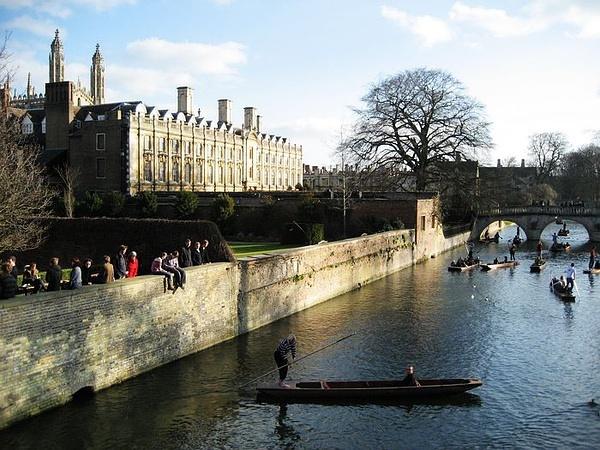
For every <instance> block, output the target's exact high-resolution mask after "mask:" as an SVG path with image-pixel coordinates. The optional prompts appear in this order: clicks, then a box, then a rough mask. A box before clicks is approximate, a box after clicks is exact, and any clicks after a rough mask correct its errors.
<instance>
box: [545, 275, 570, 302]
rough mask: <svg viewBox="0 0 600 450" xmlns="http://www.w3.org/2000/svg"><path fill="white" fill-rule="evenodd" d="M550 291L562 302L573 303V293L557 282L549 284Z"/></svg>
mask: <svg viewBox="0 0 600 450" xmlns="http://www.w3.org/2000/svg"><path fill="white" fill-rule="evenodd" d="M550 290H551V291H552V292H554V293H555V294H556V295H557V296H558V297H559V298H560V299H561V300H562V301H563V302H574V301H575V295H573V292H572V291H570V290H568V289H567V288H565V287H563V285H562V284H561V283H560V281H558V280H556V281H554V280H553V281H551V282H550Z"/></svg>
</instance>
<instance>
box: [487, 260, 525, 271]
mask: <svg viewBox="0 0 600 450" xmlns="http://www.w3.org/2000/svg"><path fill="white" fill-rule="evenodd" d="M518 265H519V262H518V261H508V262H499V263H497V264H494V263H489V264H480V266H481V271H482V272H488V271H490V270H494V269H504V268H506V267H515V266H518Z"/></svg>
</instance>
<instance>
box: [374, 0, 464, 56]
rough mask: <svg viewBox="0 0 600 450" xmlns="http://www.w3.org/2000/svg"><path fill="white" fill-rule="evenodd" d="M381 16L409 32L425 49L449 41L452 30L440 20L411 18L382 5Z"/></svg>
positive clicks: (425, 17)
mask: <svg viewBox="0 0 600 450" xmlns="http://www.w3.org/2000/svg"><path fill="white" fill-rule="evenodd" d="M381 15H382V16H383V17H384V18H386V19H388V20H391V21H392V22H394V23H395V24H396V25H398V26H400V27H401V28H404V29H406V30H408V31H410V32H411V33H412V34H414V35H415V36H416V37H417V38H418V39H419V40H420V41H421V42H422V43H423V45H425V46H426V47H431V46H433V45H435V44H439V43H442V42H447V41H450V40H451V39H452V37H453V33H452V30H451V29H450V27H449V26H448V25H447V24H446V22H444V21H443V20H442V19H439V18H437V17H433V16H428V15H424V16H413V15H410V14H408V13H407V12H405V11H402V10H399V9H397V8H393V7H391V6H386V5H383V6H382V7H381Z"/></svg>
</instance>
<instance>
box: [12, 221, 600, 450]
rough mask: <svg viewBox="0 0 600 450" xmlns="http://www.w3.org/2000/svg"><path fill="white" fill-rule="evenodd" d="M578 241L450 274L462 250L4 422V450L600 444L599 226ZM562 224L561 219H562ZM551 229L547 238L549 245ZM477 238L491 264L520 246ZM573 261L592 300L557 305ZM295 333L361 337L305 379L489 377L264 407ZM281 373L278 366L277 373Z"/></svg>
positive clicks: (319, 338) (313, 340) (312, 345)
mask: <svg viewBox="0 0 600 450" xmlns="http://www.w3.org/2000/svg"><path fill="white" fill-rule="evenodd" d="M569 227H570V228H571V229H572V235H571V236H570V239H569V241H570V242H571V243H572V244H573V247H574V248H573V251H572V252H571V253H568V254H561V255H558V256H555V257H550V262H549V267H548V268H546V270H544V271H543V273H542V274H532V273H529V265H530V264H531V262H532V259H533V256H534V246H535V243H533V242H526V243H525V244H524V245H523V246H522V247H521V249H520V250H519V251H518V252H517V259H519V260H521V262H522V264H521V265H520V266H518V267H517V268H516V269H504V270H497V271H492V272H489V273H483V272H479V271H477V272H473V273H458V274H457V273H449V272H448V271H447V270H446V267H447V265H448V263H449V262H450V261H451V259H452V258H457V257H458V256H460V255H464V249H457V250H455V251H453V252H449V253H446V254H444V255H441V256H439V257H438V258H436V259H431V260H430V261H427V262H425V263H424V264H420V265H418V266H416V267H413V268H410V269H407V270H403V271H400V272H397V273H396V274H394V275H392V276H389V277H387V278H385V279H383V280H380V281H377V282H375V283H372V284H370V285H368V286H365V287H363V288H362V289H360V290H357V291H354V292H350V293H348V294H345V295H342V296H340V297H337V298H335V299H332V300H330V301H328V302H325V303H322V304H320V305H318V306H315V307H313V308H311V309H308V310H305V311H302V312H300V313H298V314H295V315H293V316H291V317H289V318H286V319H283V320H280V321H278V322H276V323H274V324H271V325H269V326H266V327H263V328H261V329H258V330H256V331H254V332H252V333H249V334H247V335H245V336H242V337H239V338H237V339H234V340H232V341H229V342H225V343H223V344H220V345H217V346H215V347H213V348H211V349H208V350H206V351H203V352H200V353H198V354H195V355H192V356H189V357H187V358H184V359H182V360H179V361H176V362H174V363H172V364H169V365H167V366H164V367H161V368H158V369H156V370H153V371H152V372H149V373H146V374H143V375H141V376H139V377H137V378H135V379H132V380H129V381H126V382H124V383H122V384H120V385H117V386H114V387H112V388H110V389H106V390H104V391H101V392H98V393H97V394H96V395H95V396H93V397H92V398H91V399H87V400H83V401H80V402H72V403H70V404H68V405H65V406H63V407H60V408H56V409H54V410H51V411H48V412H46V413H43V414H41V415H39V416H37V417H34V418H32V419H30V420H27V421H24V422H21V423H18V424H16V425H14V426H12V427H11V428H9V429H7V430H4V431H3V432H0V447H1V448H11V449H18V448H44V449H51V448H98V449H100V448H102V449H104V448H111V449H115V448H123V449H125V448H127V449H133V448H156V449H170V448H185V449H194V448H210V449H213V448H232V449H238V448H249V449H269V448H309V449H312V448H314V449H322V448H327V449H354V448H356V449H364V448H386V449H391V448H465V447H468V448H473V447H519V448H566V447H568V448H598V447H599V446H600V407H593V406H590V405H588V402H589V401H590V400H591V399H592V398H596V400H597V401H598V402H599V403H600V376H599V372H600V326H599V317H600V275H596V276H587V275H582V273H581V272H582V270H583V269H584V268H586V267H587V258H588V253H587V250H588V247H589V244H586V243H585V239H587V235H586V233H585V230H583V228H581V227H578V226H577V225H573V224H570V225H569ZM556 228H558V226H556ZM551 231H553V230H552V227H549V229H548V231H547V232H545V234H544V235H543V239H544V242H545V244H546V247H548V246H549V244H550V243H551V239H550V233H551ZM514 234H515V228H514V227H511V228H507V229H504V230H502V232H501V236H502V237H503V238H504V239H503V240H502V241H501V243H500V244H490V245H488V246H478V247H476V248H475V253H477V254H478V255H479V256H480V257H481V258H482V259H483V260H484V261H491V260H492V259H493V258H494V257H495V256H503V255H504V254H506V255H508V251H507V246H506V244H505V243H506V241H507V239H508V238H509V237H512V236H514ZM571 261H574V262H575V263H576V267H577V270H578V277H577V280H576V282H577V288H578V292H579V295H578V297H577V301H576V302H575V303H573V304H565V303H562V302H561V301H559V300H558V299H557V298H556V297H555V296H554V295H553V294H552V293H551V292H550V291H549V289H548V282H549V278H550V277H551V276H552V275H560V274H561V273H562V272H563V271H564V269H566V267H567V265H568V264H569V263H570V262H571ZM290 331H293V332H295V333H296V335H297V337H298V340H299V353H300V354H306V353H308V352H311V351H313V350H315V349H317V348H319V347H321V346H322V345H324V344H327V343H329V342H332V341H334V340H336V339H338V338H340V337H342V336H345V335H347V334H349V333H352V332H357V334H356V336H354V337H352V338H350V339H347V340H345V341H343V342H341V343H339V344H337V345H336V346H333V347H331V348H328V349H326V350H324V351H323V352H320V353H317V354H316V355H314V356H313V357H310V358H307V359H306V360H305V362H300V363H298V364H297V365H294V366H293V367H292V368H291V371H290V376H291V378H292V379H300V378H302V379H335V378H337V379H386V378H398V377H401V376H402V373H403V369H404V367H405V366H406V365H407V364H409V363H411V364H414V365H415V366H416V371H417V376H418V377H424V378H436V377H478V378H481V379H482V380H483V382H484V385H483V386H482V387H481V388H478V389H476V390H474V391H472V394H466V395H463V396H458V397H455V398H449V399H444V400H441V401H426V402H418V403H415V404H411V403H380V404H338V405H323V404H289V405H285V406H281V405H273V404H268V403H258V402H256V399H255V397H254V395H253V390H252V389H251V388H250V389H248V390H244V391H239V390H238V389H237V386H238V385H240V384H242V383H244V382H245V381H248V380H250V379H252V378H254V377H255V376H257V375H259V374H261V373H263V372H266V371H267V370H269V369H271V368H272V367H273V361H272V353H273V350H274V347H275V346H276V344H277V341H278V339H279V338H281V337H283V336H285V335H287V334H288V332H290ZM267 378H268V379H269V380H274V378H275V377H274V376H272V377H270V378H269V377H267Z"/></svg>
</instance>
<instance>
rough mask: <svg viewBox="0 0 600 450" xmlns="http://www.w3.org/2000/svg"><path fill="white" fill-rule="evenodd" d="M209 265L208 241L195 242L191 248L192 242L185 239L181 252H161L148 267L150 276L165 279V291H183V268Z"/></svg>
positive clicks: (184, 280)
mask: <svg viewBox="0 0 600 450" xmlns="http://www.w3.org/2000/svg"><path fill="white" fill-rule="evenodd" d="M206 263H210V257H209V254H208V241H207V240H206V239H205V240H204V241H202V242H196V243H195V244H194V247H192V240H191V239H186V240H185V243H184V246H183V247H182V248H181V252H179V251H177V250H175V251H173V252H171V253H167V252H161V254H160V255H158V256H157V257H156V258H154V260H153V261H152V265H151V267H150V273H152V275H161V276H163V277H164V278H165V280H166V283H167V289H168V290H170V291H173V294H174V293H175V292H176V291H177V289H179V288H181V289H185V283H186V274H185V270H184V268H186V267H191V266H199V265H200V264H206Z"/></svg>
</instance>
